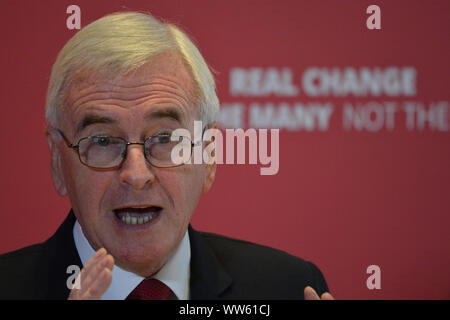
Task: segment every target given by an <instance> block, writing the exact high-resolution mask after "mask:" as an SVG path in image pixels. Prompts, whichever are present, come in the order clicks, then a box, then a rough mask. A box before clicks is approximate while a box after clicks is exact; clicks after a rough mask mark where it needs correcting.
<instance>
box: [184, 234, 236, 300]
mask: <svg viewBox="0 0 450 320" xmlns="http://www.w3.org/2000/svg"><path fill="white" fill-rule="evenodd" d="M188 230H189V237H190V241H191V299H193V300H198V299H200V300H201V299H203V300H209V299H212V300H214V299H220V298H221V296H222V294H223V293H224V292H225V290H226V289H227V288H228V287H230V285H231V283H232V278H231V276H230V275H229V274H228V272H227V271H226V270H225V268H224V267H223V265H222V264H221V262H220V261H219V259H217V257H216V255H215V253H214V251H213V249H212V248H211V247H210V246H209V244H208V242H207V241H206V240H205V239H204V238H203V236H202V235H201V233H200V232H198V231H195V230H194V229H193V228H192V226H190V225H189V229H188Z"/></svg>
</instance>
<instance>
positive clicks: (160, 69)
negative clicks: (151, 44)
mask: <svg viewBox="0 0 450 320" xmlns="http://www.w3.org/2000/svg"><path fill="white" fill-rule="evenodd" d="M152 85H153V88H154V90H158V89H159V90H167V91H171V92H172V93H174V94H177V95H183V96H184V98H185V99H187V100H189V101H190V102H194V101H195V100H196V96H197V95H196V91H195V87H196V86H195V84H194V80H193V78H192V75H191V73H190V72H189V71H188V68H187V67H186V65H185V63H184V62H183V60H182V58H181V57H180V55H179V54H178V53H177V52H164V53H161V54H158V55H156V56H154V57H153V58H151V60H150V61H149V62H147V63H145V64H144V65H143V66H141V67H140V68H138V69H137V70H134V71H131V72H128V73H126V74H124V75H120V74H112V75H111V74H108V73H107V71H106V72H103V71H100V72H89V71H85V72H81V73H79V75H78V76H77V77H76V79H74V80H73V81H72V82H71V84H70V86H69V88H68V89H69V90H68V93H67V96H66V99H65V105H66V106H70V105H76V104H77V103H78V104H79V103H80V102H81V103H83V102H84V101H83V100H89V98H90V97H91V98H100V99H108V98H114V97H117V96H118V95H120V96H123V97H124V98H125V99H126V98H127V96H129V97H128V98H129V99H133V97H136V96H139V94H142V93H145V92H146V91H148V90H149V88H150V89H151V87H150V86H152ZM80 100H81V101H80Z"/></svg>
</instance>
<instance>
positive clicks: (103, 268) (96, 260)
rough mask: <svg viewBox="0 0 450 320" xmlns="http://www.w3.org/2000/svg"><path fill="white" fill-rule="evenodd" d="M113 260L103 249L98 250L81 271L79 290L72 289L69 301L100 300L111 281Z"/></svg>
mask: <svg viewBox="0 0 450 320" xmlns="http://www.w3.org/2000/svg"><path fill="white" fill-rule="evenodd" d="M113 266H114V258H113V257H112V256H111V255H110V254H107V252H106V250H105V249H104V248H101V249H99V250H98V251H97V252H96V253H95V254H94V256H92V258H90V259H89V260H88V262H87V263H86V265H85V266H84V267H83V269H82V270H81V272H80V274H79V277H80V280H78V281H80V282H79V283H80V286H79V289H76V288H73V289H72V290H71V292H70V295H69V300H92V299H100V298H101V297H102V295H103V294H104V293H105V291H106V290H107V289H108V287H109V285H110V284H111V281H112V275H111V271H112V268H113Z"/></svg>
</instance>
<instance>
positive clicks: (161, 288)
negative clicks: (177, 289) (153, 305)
mask: <svg viewBox="0 0 450 320" xmlns="http://www.w3.org/2000/svg"><path fill="white" fill-rule="evenodd" d="M174 296H175V295H174V293H173V292H172V290H170V288H169V287H168V286H166V285H165V284H164V283H162V282H161V281H159V280H157V279H145V280H142V282H141V283H140V284H139V285H138V286H137V287H136V288H135V289H134V290H133V291H132V292H131V293H130V294H129V295H128V297H127V298H126V300H169V299H170V298H172V297H174Z"/></svg>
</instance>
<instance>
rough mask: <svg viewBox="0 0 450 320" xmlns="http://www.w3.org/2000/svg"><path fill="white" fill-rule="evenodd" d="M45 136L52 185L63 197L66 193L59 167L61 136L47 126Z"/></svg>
mask: <svg viewBox="0 0 450 320" xmlns="http://www.w3.org/2000/svg"><path fill="white" fill-rule="evenodd" d="M45 136H46V139H47V144H48V147H49V149H50V172H51V175H52V180H53V185H54V186H55V189H56V192H58V194H59V195H60V196H61V197H64V196H66V195H67V188H66V183H65V181H64V175H63V171H62V167H61V152H60V149H59V146H60V145H61V142H63V141H62V137H61V134H60V133H59V132H57V131H56V130H55V129H52V128H49V127H47V128H46V130H45Z"/></svg>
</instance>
